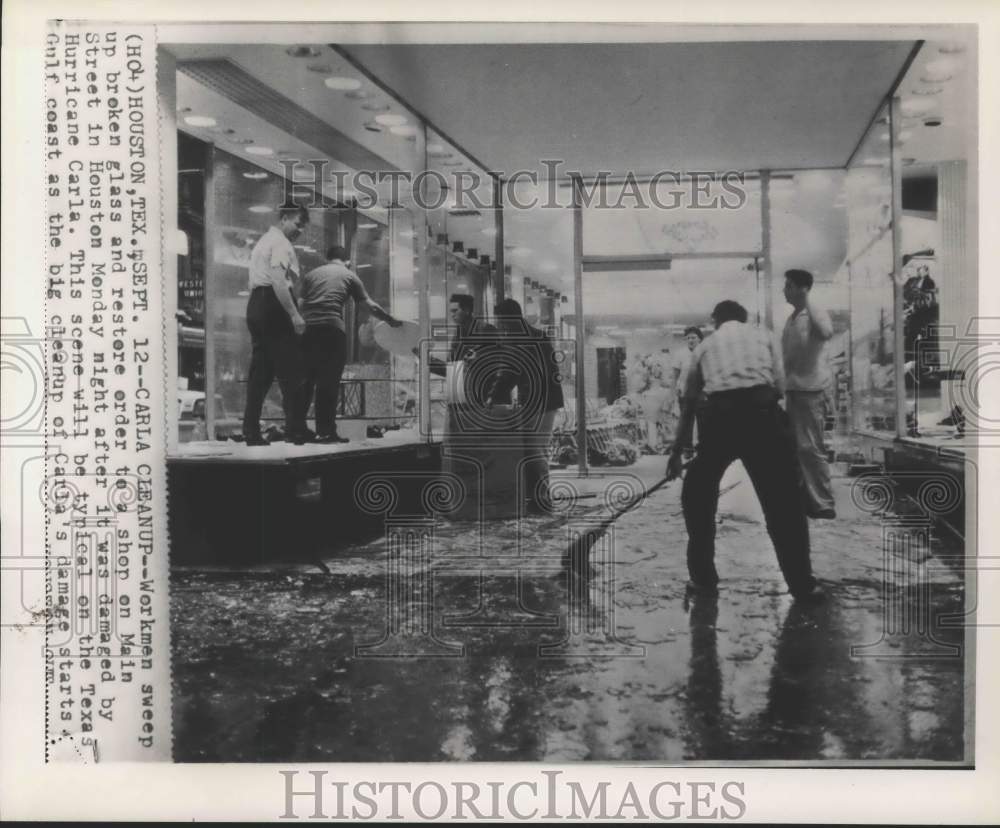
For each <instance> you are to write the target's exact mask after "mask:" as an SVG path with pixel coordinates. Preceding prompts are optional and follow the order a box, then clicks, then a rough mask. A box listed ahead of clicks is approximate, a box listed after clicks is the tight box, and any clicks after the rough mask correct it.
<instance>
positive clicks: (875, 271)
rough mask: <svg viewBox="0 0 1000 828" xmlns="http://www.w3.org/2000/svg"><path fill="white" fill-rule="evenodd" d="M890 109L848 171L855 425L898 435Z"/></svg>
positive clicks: (864, 428)
mask: <svg viewBox="0 0 1000 828" xmlns="http://www.w3.org/2000/svg"><path fill="white" fill-rule="evenodd" d="M889 127H890V124H889V107H888V105H886V106H884V107H883V108H882V110H881V112H880V113H879V115H878V117H877V118H876V119H875V122H874V123H873V124H872V126H871V128H870V129H869V131H868V133H867V134H866V135H865V138H864V140H863V142H862V143H861V146H860V147H859V149H858V151H857V152H856V153H855V157H854V160H853V162H852V164H851V166H850V167H849V169H848V171H847V191H846V192H847V209H848V212H847V216H848V277H849V282H850V299H849V302H850V310H851V315H850V318H851V394H852V408H853V415H852V419H853V426H854V428H855V429H857V430H859V431H866V432H875V433H879V434H884V435H886V436H890V435H893V434H895V431H896V373H895V372H896V367H895V361H894V360H895V304H894V302H895V299H894V287H893V277H892V274H893V244H892V168H891V150H890V140H889V138H890V135H889Z"/></svg>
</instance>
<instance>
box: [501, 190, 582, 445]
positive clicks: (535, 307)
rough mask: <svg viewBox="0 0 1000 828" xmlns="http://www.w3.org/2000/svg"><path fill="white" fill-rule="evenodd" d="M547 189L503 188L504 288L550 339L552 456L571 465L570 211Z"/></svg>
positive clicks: (574, 404) (573, 395)
mask: <svg viewBox="0 0 1000 828" xmlns="http://www.w3.org/2000/svg"><path fill="white" fill-rule="evenodd" d="M558 186H562V185H561V184H560V185H558ZM550 189H555V185H554V183H553V182H549V181H540V182H539V183H538V184H533V183H531V182H530V181H527V180H523V181H515V182H514V183H508V184H505V186H504V190H503V202H504V211H503V222H504V227H503V232H504V263H505V268H504V270H505V273H504V290H505V295H507V296H508V297H510V298H511V299H514V300H515V301H517V302H518V304H520V306H521V310H522V311H523V312H524V318H525V319H526V320H527V322H528V324H529V325H532V326H534V327H537V328H543V329H544V330H546V331H547V332H548V334H549V336H550V338H551V339H552V342H553V345H554V348H555V358H556V360H557V361H558V362H559V366H560V368H559V374H560V377H561V381H562V389H563V400H564V404H563V408H562V410H561V411H559V412H558V414H557V415H556V420H555V425H554V437H553V452H554V455H553V457H554V459H556V460H557V461H558V462H560V463H565V464H567V465H574V464H575V463H576V462H577V460H578V450H577V448H576V425H577V418H578V412H577V402H576V394H577V390H576V388H577V386H576V383H577V380H578V371H577V366H576V317H575V314H576V304H575V303H576V299H575V290H574V276H573V211H572V209H571V208H569V207H568V206H565V205H568V204H569V201H568V199H566V198H565V197H561V198H560V199H556V198H550V197H549V196H548V193H549V192H550ZM564 192H568V191H564Z"/></svg>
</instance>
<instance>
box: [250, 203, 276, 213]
mask: <svg viewBox="0 0 1000 828" xmlns="http://www.w3.org/2000/svg"><path fill="white" fill-rule="evenodd" d="M247 209H248V210H250V212H251V213H270V212H271V211H272V210H273V209H274V208H273V207H271V205H270V204H254V205H253V207H248V208H247Z"/></svg>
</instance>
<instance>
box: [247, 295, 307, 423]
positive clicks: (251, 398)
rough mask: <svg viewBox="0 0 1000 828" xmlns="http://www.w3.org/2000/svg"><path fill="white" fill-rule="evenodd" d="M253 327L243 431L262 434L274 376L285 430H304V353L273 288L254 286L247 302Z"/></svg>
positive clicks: (250, 327)
mask: <svg viewBox="0 0 1000 828" xmlns="http://www.w3.org/2000/svg"><path fill="white" fill-rule="evenodd" d="M247 327H248V328H249V329H250V342H251V347H252V350H251V352H250V371H249V373H248V374H247V403H246V408H245V409H244V412H243V433H244V434H245V435H246V436H247V437H259V436H260V412H261V409H262V408H263V406H264V398H265V397H266V396H267V392H268V391H269V390H270V389H271V383H273V382H274V379H275V377H277V379H278V385H279V386H280V388H281V406H282V408H283V409H284V413H285V434H286V435H288V436H292V435H295V434H299V433H301V432H302V431H304V430H305V427H306V415H305V411H304V410H303V409H302V378H303V375H302V356H301V351H300V349H299V342H298V337H297V336H296V335H295V329H294V328H293V327H292V320H291V319H289V318H288V314H287V313H285V309H284V308H283V307H281V303H280V302H278V297H277V296H275V295H274V291H273V290H271V288H254V290H253V292H252V293H251V294H250V301H249V302H248V303H247Z"/></svg>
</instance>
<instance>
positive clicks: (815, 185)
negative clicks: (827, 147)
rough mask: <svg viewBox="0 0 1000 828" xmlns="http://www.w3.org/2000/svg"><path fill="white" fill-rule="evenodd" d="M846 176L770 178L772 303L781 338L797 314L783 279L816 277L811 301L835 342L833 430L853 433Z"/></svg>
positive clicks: (828, 351)
mask: <svg viewBox="0 0 1000 828" xmlns="http://www.w3.org/2000/svg"><path fill="white" fill-rule="evenodd" d="M846 186H847V174H846V172H845V171H842V170H802V171H795V172H775V173H772V174H771V182H770V190H769V191H770V203H771V266H772V270H773V273H774V281H773V285H772V293H771V302H772V307H773V309H774V311H773V315H774V330H775V333H776V334H778V335H780V334H781V332H782V330H783V329H784V325H785V323H786V321H787V320H788V318H789V316H790V315H791V313H792V307H791V305H789V304H788V303H787V302H786V301H785V297H784V293H783V291H784V281H785V280H784V273H785V271H786V270H791V269H793V268H799V269H803V270H807V271H809V272H810V273H812V275H813V279H814V282H813V288H812V291H811V297H812V300H813V301H814V302H815V303H816V304H818V305H819V306H820V307H823V308H825V309H826V310H827V312H828V313H829V314H830V320H831V322H833V331H834V333H833V337H832V339H831V340H830V341H829V342H827V343H826V347H825V349H824V356H825V359H826V361H827V364H828V365H829V368H830V374H831V378H832V379H831V383H830V386H829V387H828V389H827V400H826V402H827V408H826V411H827V418H826V426H827V428H828V429H831V430H832V429H835V430H836V431H837V432H838V433H841V434H843V433H846V432H848V431H849V430H850V429H851V372H850V310H849V307H848V294H849V291H848V284H847V267H846V260H847V241H848V239H847V195H846Z"/></svg>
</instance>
